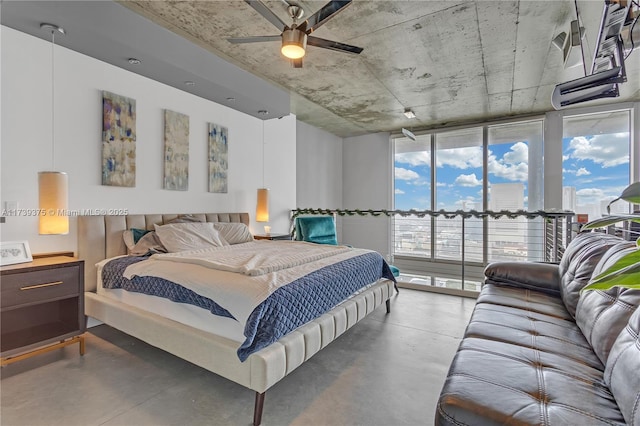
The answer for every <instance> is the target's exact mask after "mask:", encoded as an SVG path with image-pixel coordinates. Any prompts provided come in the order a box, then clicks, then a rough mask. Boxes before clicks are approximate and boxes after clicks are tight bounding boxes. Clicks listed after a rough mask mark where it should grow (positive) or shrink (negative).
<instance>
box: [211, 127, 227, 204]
mask: <svg viewBox="0 0 640 426" xmlns="http://www.w3.org/2000/svg"><path fill="white" fill-rule="evenodd" d="M208 131H209V192H217V193H224V194H226V193H227V191H228V188H227V171H228V169H229V149H228V133H229V132H228V130H227V128H226V127H223V126H219V125H217V124H214V123H209V130H208Z"/></svg>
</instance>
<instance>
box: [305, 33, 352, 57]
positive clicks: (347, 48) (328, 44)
mask: <svg viewBox="0 0 640 426" xmlns="http://www.w3.org/2000/svg"><path fill="white" fill-rule="evenodd" d="M307 44H308V45H309V46H316V47H324V48H325V49H331V50H336V51H338V52H345V53H353V54H355V55H358V54H360V52H362V50H363V49H362V47H357V46H351V45H350V44H344V43H340V42H337V41H333V40H326V39H324V38H318V37H314V36H307Z"/></svg>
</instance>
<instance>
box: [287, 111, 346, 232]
mask: <svg viewBox="0 0 640 426" xmlns="http://www.w3.org/2000/svg"><path fill="white" fill-rule="evenodd" d="M296 137H297V146H296V149H297V151H296V170H297V172H296V176H297V180H298V186H297V193H296V200H297V203H298V204H297V207H298V208H314V209H337V208H341V207H342V138H340V137H338V136H336V135H333V134H331V133H328V132H326V131H324V130H321V129H318V128H316V127H313V126H311V125H309V124H306V123H303V122H301V121H298V124H297V125H296ZM336 233H337V235H338V241H342V221H341V220H340V218H338V219H337V220H336Z"/></svg>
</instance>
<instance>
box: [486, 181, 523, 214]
mask: <svg viewBox="0 0 640 426" xmlns="http://www.w3.org/2000/svg"><path fill="white" fill-rule="evenodd" d="M523 208H524V184H523V183H494V184H492V185H491V194H490V196H489V210H493V211H498V210H512V211H513V210H522V209H523Z"/></svg>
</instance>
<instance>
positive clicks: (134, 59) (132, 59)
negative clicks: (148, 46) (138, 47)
mask: <svg viewBox="0 0 640 426" xmlns="http://www.w3.org/2000/svg"><path fill="white" fill-rule="evenodd" d="M127 61H128V62H129V63H130V64H131V65H138V64H140V63H142V61H141V60H140V59H138V58H129V59H128V60H127Z"/></svg>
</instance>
